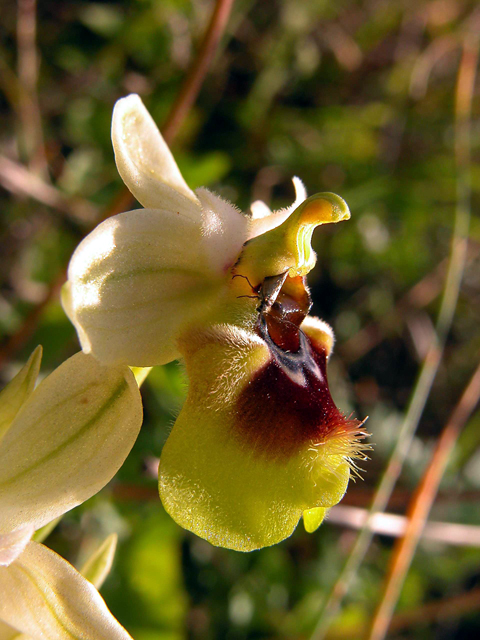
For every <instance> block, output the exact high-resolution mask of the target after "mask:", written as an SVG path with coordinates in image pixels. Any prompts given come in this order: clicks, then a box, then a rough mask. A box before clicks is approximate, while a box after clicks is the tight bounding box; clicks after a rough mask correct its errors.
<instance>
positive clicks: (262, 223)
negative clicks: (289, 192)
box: [248, 176, 307, 239]
mask: <svg viewBox="0 0 480 640" xmlns="http://www.w3.org/2000/svg"><path fill="white" fill-rule="evenodd" d="M292 182H293V186H294V187H295V200H294V202H293V203H292V204H291V205H290V206H289V207H286V208H285V209H278V210H277V211H271V210H270V209H269V207H267V205H266V204H265V203H264V202H262V201H261V200H257V201H255V202H254V203H252V205H251V207H250V208H251V210H252V219H251V221H250V225H249V230H248V238H249V239H251V238H255V237H256V236H259V235H261V234H262V233H266V232H267V231H271V230H272V229H275V227H278V226H279V225H281V224H282V222H285V220H286V219H287V218H288V217H289V215H290V214H291V213H292V212H293V211H295V209H297V208H298V207H299V206H300V205H301V204H302V202H303V201H304V200H306V199H307V190H306V189H305V185H304V184H303V182H302V181H301V180H300V178H297V177H296V176H295V177H294V178H292Z"/></svg>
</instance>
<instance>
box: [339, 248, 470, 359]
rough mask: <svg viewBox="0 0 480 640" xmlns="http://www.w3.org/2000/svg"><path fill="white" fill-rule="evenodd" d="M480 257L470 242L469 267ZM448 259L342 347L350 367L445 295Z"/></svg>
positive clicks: (343, 343)
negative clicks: (411, 314) (417, 311)
mask: <svg viewBox="0 0 480 640" xmlns="http://www.w3.org/2000/svg"><path fill="white" fill-rule="evenodd" d="M479 254H480V246H479V245H477V244H475V243H473V242H470V243H469V246H468V263H469V264H470V263H472V262H473V261H474V260H476V258H477V257H478V255H479ZM447 266H448V259H447V258H444V259H443V260H442V261H441V262H439V263H438V265H437V266H436V267H435V268H434V269H433V270H432V271H430V272H429V273H427V274H426V275H425V276H423V278H421V280H419V281H418V282H416V283H415V284H414V285H413V286H412V287H411V288H410V289H409V290H408V291H407V292H406V293H405V294H404V295H403V296H402V297H401V298H400V299H399V300H398V302H397V303H396V304H395V306H394V307H393V309H392V310H391V311H389V312H387V313H386V314H385V315H384V316H383V317H382V318H381V319H380V320H379V321H378V322H370V323H368V324H367V325H365V326H364V327H362V328H361V329H360V330H359V331H358V332H357V333H355V334H354V335H353V336H351V337H350V338H348V340H345V342H342V343H340V344H339V345H338V346H337V352H338V353H340V354H341V356H342V359H343V360H345V361H346V362H348V363H351V362H355V361H356V360H359V359H360V358H363V356H365V355H366V354H367V353H368V352H369V351H371V350H372V349H374V348H375V347H376V346H377V345H379V344H380V343H381V342H382V341H383V340H385V338H386V335H387V334H388V333H389V329H390V330H391V329H392V327H398V326H399V325H400V323H401V321H402V318H403V317H404V316H405V315H407V314H408V313H409V312H410V311H411V310H412V309H421V308H423V307H426V306H427V305H429V304H430V303H431V302H433V301H434V300H435V299H436V298H437V297H438V296H439V295H440V293H441V291H442V287H443V283H444V281H445V272H446V270H447Z"/></svg>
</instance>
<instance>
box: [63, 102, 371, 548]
mask: <svg viewBox="0 0 480 640" xmlns="http://www.w3.org/2000/svg"><path fill="white" fill-rule="evenodd" d="M112 138H113V145H114V149H115V158H116V162H117V167H118V169H119V172H120V174H121V176H122V178H123V179H124V181H125V183H126V184H127V186H128V187H129V189H130V190H131V191H132V193H133V194H134V195H135V197H136V198H137V199H138V200H139V201H140V202H141V203H142V204H143V205H144V206H145V207H146V208H145V209H141V210H137V211H130V212H127V213H123V214H120V215H118V216H114V217H113V218H110V219H108V220H106V221H105V222H103V223H102V224H100V225H99V226H98V227H97V229H95V230H94V231H93V232H92V233H91V234H90V235H89V236H88V237H87V238H86V239H85V240H84V241H83V242H82V243H81V244H80V246H79V247H78V248H77V250H76V251H75V253H74V255H73V257H72V260H71V262H70V266H69V271H68V283H67V284H66V286H65V288H64V292H63V304H64V308H65V309H66V311H67V314H68V315H69V317H70V319H71V320H72V322H73V323H74V325H75V327H76V329H77V332H78V335H79V338H80V342H81V344H82V348H83V350H84V351H86V352H87V353H91V354H92V355H93V356H94V357H95V358H97V359H98V360H99V361H100V362H102V363H103V364H104V365H114V364H122V365H130V366H139V367H147V366H154V365H160V364H164V363H166V362H169V361H171V360H173V359H175V358H182V359H183V360H184V362H185V366H186V372H187V376H188V379H189V389H188V396H187V399H186V402H185V404H184V406H183V408H182V410H181V412H180V414H179V416H178V418H177V420H176V423H175V425H174V428H173V430H172V432H171V434H170V436H169V438H168V440H167V442H166V444H165V446H164V449H163V452H162V456H161V461H160V468H159V490H160V497H161V499H162V502H163V504H164V506H165V508H166V510H167V511H168V512H169V513H170V514H171V516H172V517H173V518H174V519H175V520H176V521H177V522H178V523H179V524H180V525H182V526H183V527H185V528H186V529H189V530H191V531H193V532H194V533H196V534H197V535H199V536H201V537H203V538H205V539H207V540H209V541H210V542H212V543H213V544H215V545H220V546H225V547H228V548H231V549H236V550H241V551H249V550H252V549H258V548H261V547H263V546H267V545H271V544H275V543H276V542H279V541H280V540H283V539H284V538H286V537H287V536H289V535H290V534H291V533H292V532H293V530H294V529H295V527H296V525H297V523H298V521H299V519H300V518H301V517H302V514H303V516H304V519H305V523H306V526H307V529H308V530H313V529H314V528H315V527H316V526H318V524H320V522H321V520H322V519H323V517H324V515H325V513H326V510H327V509H328V508H329V507H331V506H332V505H334V504H336V503H337V502H338V501H339V500H340V499H341V498H342V496H343V494H344V492H345V490H346V487H347V484H348V480H349V477H350V469H351V466H352V459H353V458H355V457H358V456H362V453H361V451H362V444H361V442H360V441H361V439H362V438H363V437H364V436H365V431H364V430H363V427H362V424H363V423H361V422H360V421H358V420H355V419H348V418H346V417H345V416H344V415H343V414H342V413H341V412H340V411H339V410H338V409H337V407H336V406H335V403H334V402H333V399H332V397H331V395H330V391H329V388H328V383H327V376H326V365H327V360H328V357H329V355H330V353H331V350H332V347H333V342H334V337H333V332H332V329H331V328H330V327H329V325H328V324H326V323H325V322H323V321H322V320H319V319H318V318H312V317H310V316H308V312H309V310H310V307H311V299H310V294H309V291H308V287H307V284H306V275H307V274H308V273H309V271H310V270H311V269H312V268H313V267H314V266H315V262H316V255H315V253H314V251H313V249H312V247H311V237H312V233H313V230H314V229H315V228H316V227H317V226H319V225H323V224H329V223H336V222H339V221H341V220H346V219H348V218H349V217H350V212H349V210H348V207H347V205H346V203H345V202H344V201H343V200H342V199H341V198H340V197H339V196H336V195H335V194H331V193H321V194H317V195H314V196H311V197H310V198H307V196H306V192H305V188H304V187H303V184H302V183H301V182H300V180H299V179H298V178H295V179H294V185H295V188H296V192H297V197H296V200H295V202H294V203H293V205H292V206H291V207H289V208H287V209H285V210H281V211H277V212H271V211H270V210H269V209H268V207H267V206H266V205H265V204H264V203H259V202H256V203H254V204H253V205H252V213H251V214H243V213H241V212H240V211H239V210H238V209H236V208H235V207H234V206H233V205H232V204H230V203H229V202H226V201H225V200H223V199H221V198H220V197H218V196H217V195H215V194H213V193H211V192H210V191H208V190H206V189H197V190H196V192H193V191H191V190H190V189H189V188H188V186H187V185H186V183H185V181H184V180H183V178H182V176H181V174H180V171H179V169H178V167H177V165H176V163H175V161H174V159H173V157H172V155H171V153H170V151H169V149H168V147H167V146H166V144H165V142H164V140H163V138H162V137H161V134H160V132H159V131H158V129H157V127H156V126H155V124H154V122H153V120H152V118H151V117H150V115H149V113H148V112H147V111H146V109H145V107H144V106H143V104H142V102H141V100H140V99H139V98H138V96H134V95H132V96H129V97H127V98H124V99H122V100H120V101H119V102H118V103H117V105H116V106H115V110H114V115H113V123H112Z"/></svg>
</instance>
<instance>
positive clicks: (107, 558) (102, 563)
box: [80, 533, 118, 589]
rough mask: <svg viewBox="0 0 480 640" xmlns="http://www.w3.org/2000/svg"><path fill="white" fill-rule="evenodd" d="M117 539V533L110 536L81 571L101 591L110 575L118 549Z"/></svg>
mask: <svg viewBox="0 0 480 640" xmlns="http://www.w3.org/2000/svg"><path fill="white" fill-rule="evenodd" d="M117 539H118V536H117V534H116V533H112V534H111V535H109V536H108V538H106V539H105V540H104V541H103V542H102V544H101V545H100V546H99V547H98V549H97V550H96V551H95V552H94V553H93V554H92V555H91V556H90V558H88V560H87V561H86V563H85V564H84V565H83V567H82V568H81V569H80V573H81V574H82V576H83V577H84V578H86V579H87V580H88V581H89V582H91V583H92V584H93V585H94V586H95V587H96V588H97V589H100V587H101V586H102V584H103V583H104V581H105V578H106V577H107V576H108V574H109V573H110V569H111V568H112V564H113V558H114V556H115V550H116V548H117Z"/></svg>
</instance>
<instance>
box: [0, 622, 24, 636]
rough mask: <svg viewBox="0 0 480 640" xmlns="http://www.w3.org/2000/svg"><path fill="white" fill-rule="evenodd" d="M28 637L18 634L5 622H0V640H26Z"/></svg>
mask: <svg viewBox="0 0 480 640" xmlns="http://www.w3.org/2000/svg"><path fill="white" fill-rule="evenodd" d="M27 637H28V636H25V635H24V634H23V633H19V632H18V630H17V629H14V628H13V627H11V626H10V625H9V624H7V623H6V622H2V621H1V620H0V640H26V639H27Z"/></svg>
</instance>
